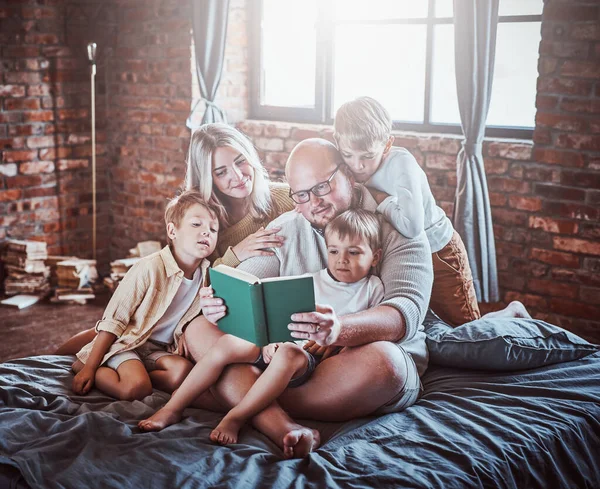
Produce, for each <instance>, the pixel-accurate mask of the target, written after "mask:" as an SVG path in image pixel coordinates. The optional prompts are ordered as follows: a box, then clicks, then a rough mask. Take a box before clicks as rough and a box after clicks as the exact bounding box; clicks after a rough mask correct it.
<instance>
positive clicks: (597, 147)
mask: <svg viewBox="0 0 600 489" xmlns="http://www.w3.org/2000/svg"><path fill="white" fill-rule="evenodd" d="M556 146H558V147H559V148H569V149H580V150H584V151H600V136H592V135H588V134H559V135H558V137H557V138H556Z"/></svg>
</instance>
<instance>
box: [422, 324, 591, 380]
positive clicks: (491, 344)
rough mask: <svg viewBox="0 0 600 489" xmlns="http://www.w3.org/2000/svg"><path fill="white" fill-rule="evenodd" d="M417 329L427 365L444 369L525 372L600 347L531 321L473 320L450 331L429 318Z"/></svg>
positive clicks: (578, 355) (576, 357)
mask: <svg viewBox="0 0 600 489" xmlns="http://www.w3.org/2000/svg"><path fill="white" fill-rule="evenodd" d="M423 324H424V326H425V334H426V335H427V339H426V342H427V348H428V349H429V360H430V362H432V363H436V364H438V365H443V366H446V367H459V368H472V369H480V370H525V369H530V368H536V367H541V366H544V365H551V364H553V363H561V362H568V361H571V360H576V359H578V358H582V357H585V356H586V355H590V354H592V353H596V352H598V351H600V345H594V344H592V343H589V342H587V341H586V340H584V339H583V338H580V337H579V336H577V335H576V334H573V333H570V332H569V331H566V330H564V329H562V328H560V327H558V326H554V325H553V324H549V323H546V322H545V321H540V320H537V319H521V318H519V319H516V318H515V319H513V318H511V319H478V320H477V321H471V322H470V323H466V324H463V325H462V326H459V327H457V328H452V327H451V326H449V325H447V324H446V323H445V322H443V321H442V320H441V319H439V318H438V317H436V316H434V315H432V314H431V313H430V314H428V315H427V318H426V319H425V322H424V323H423Z"/></svg>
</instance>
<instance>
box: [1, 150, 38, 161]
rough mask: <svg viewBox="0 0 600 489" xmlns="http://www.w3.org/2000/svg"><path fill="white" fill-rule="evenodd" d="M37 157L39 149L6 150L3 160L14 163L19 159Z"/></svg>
mask: <svg viewBox="0 0 600 489" xmlns="http://www.w3.org/2000/svg"><path fill="white" fill-rule="evenodd" d="M36 157H37V151H4V152H3V158H2V161H4V162H5V163H14V162H17V161H27V160H31V159H34V158H36Z"/></svg>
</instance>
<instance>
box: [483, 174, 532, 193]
mask: <svg viewBox="0 0 600 489" xmlns="http://www.w3.org/2000/svg"><path fill="white" fill-rule="evenodd" d="M488 183H489V187H490V189H492V190H495V191H497V192H500V191H504V192H510V193H513V192H515V193H520V194H525V193H529V192H530V191H531V184H530V183H529V182H524V181H522V180H517V179H513V178H503V177H495V176H494V177H491V178H489V179H488Z"/></svg>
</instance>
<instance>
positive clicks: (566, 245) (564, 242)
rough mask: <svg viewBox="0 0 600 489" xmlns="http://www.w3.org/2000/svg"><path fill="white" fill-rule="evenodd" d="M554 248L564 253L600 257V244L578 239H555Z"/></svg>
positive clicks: (557, 237) (558, 237)
mask: <svg viewBox="0 0 600 489" xmlns="http://www.w3.org/2000/svg"><path fill="white" fill-rule="evenodd" d="M553 243H554V248H555V249H557V250H562V251H571V252H573V253H581V254H584V255H600V243H598V242H594V241H587V240H584V239H578V238H565V237H560V236H556V237H554V239H553Z"/></svg>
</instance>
